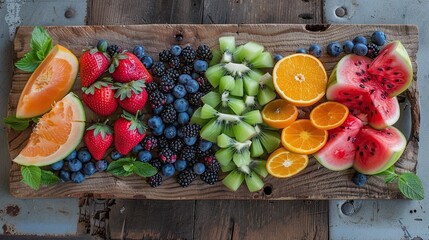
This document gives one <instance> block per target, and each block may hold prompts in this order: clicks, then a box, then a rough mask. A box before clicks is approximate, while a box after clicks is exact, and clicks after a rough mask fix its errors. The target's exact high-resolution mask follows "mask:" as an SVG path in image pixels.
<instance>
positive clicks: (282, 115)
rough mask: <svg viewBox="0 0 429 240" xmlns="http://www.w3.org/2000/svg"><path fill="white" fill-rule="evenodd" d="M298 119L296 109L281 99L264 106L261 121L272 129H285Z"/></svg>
mask: <svg viewBox="0 0 429 240" xmlns="http://www.w3.org/2000/svg"><path fill="white" fill-rule="evenodd" d="M297 117H298V109H297V108H296V107H295V106H294V105H292V104H290V103H289V102H288V101H286V100H283V99H276V100H274V101H271V102H269V103H268V104H267V105H265V107H264V109H263V110H262V119H263V120H264V122H265V123H266V124H267V125H268V126H270V127H273V128H285V127H287V126H289V125H290V124H291V123H293V121H295V120H296V118H297Z"/></svg>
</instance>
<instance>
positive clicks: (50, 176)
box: [40, 170, 60, 185]
mask: <svg viewBox="0 0 429 240" xmlns="http://www.w3.org/2000/svg"><path fill="white" fill-rule="evenodd" d="M40 180H41V181H40V183H41V184H42V185H52V184H55V183H58V182H59V181H60V179H59V178H58V177H57V175H55V174H54V173H53V172H51V171H47V170H42V176H41V179H40Z"/></svg>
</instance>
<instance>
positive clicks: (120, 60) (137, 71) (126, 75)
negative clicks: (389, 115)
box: [109, 52, 153, 83]
mask: <svg viewBox="0 0 429 240" xmlns="http://www.w3.org/2000/svg"><path fill="white" fill-rule="evenodd" d="M109 72H110V73H111V74H112V77H113V79H114V80H115V81H117V82H121V83H126V82H130V81H133V80H145V82H146V83H150V82H152V81H153V79H152V76H151V75H150V73H149V72H148V71H147V69H146V68H145V66H144V65H143V63H142V62H141V61H140V60H139V59H138V58H137V57H136V55H134V54H132V53H130V52H123V53H120V54H116V55H115V56H114V57H113V61H112V64H111V65H110V67H109Z"/></svg>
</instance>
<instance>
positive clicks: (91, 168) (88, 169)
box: [83, 162, 97, 176]
mask: <svg viewBox="0 0 429 240" xmlns="http://www.w3.org/2000/svg"><path fill="white" fill-rule="evenodd" d="M96 170H97V169H95V165H94V163H93V162H88V163H86V164H85V166H84V167H83V173H84V174H85V175H86V176H91V175H92V174H94V173H95V171H96Z"/></svg>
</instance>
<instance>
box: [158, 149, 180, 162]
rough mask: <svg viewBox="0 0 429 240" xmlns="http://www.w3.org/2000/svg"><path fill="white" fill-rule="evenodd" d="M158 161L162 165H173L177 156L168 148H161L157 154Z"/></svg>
mask: <svg viewBox="0 0 429 240" xmlns="http://www.w3.org/2000/svg"><path fill="white" fill-rule="evenodd" d="M159 159H160V160H161V161H162V162H163V163H174V162H175V161H176V159H177V155H176V154H175V153H174V152H173V151H172V150H171V149H170V148H163V149H161V152H160V153H159Z"/></svg>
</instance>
